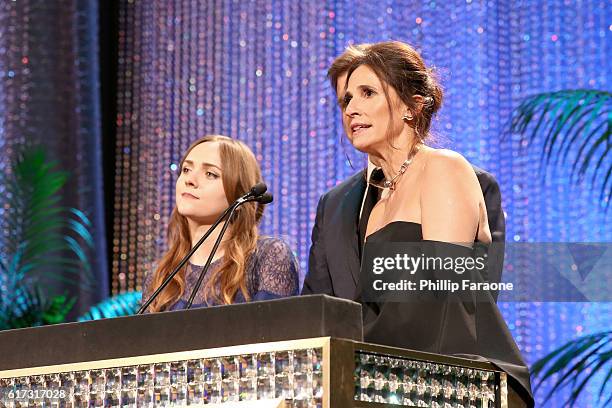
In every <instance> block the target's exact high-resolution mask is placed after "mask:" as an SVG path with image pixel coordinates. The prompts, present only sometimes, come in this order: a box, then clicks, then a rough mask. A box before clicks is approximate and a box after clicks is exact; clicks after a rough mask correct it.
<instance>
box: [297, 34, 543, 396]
mask: <svg viewBox="0 0 612 408" xmlns="http://www.w3.org/2000/svg"><path fill="white" fill-rule="evenodd" d="M359 47H360V46H357V47H355V48H353V50H358V49H359ZM361 47H367V45H363V46H361ZM351 52H353V51H351V50H349V51H347V52H345V53H344V54H343V55H341V56H340V57H338V58H337V59H336V60H335V61H334V63H333V65H332V67H331V68H330V70H329V73H328V74H329V77H330V79H331V82H332V86H333V88H334V89H335V90H336V93H337V95H338V96H339V97H342V91H343V89H344V82H345V81H346V73H347V72H348V69H349V67H350V65H351V64H352V62H353V61H352V57H353V56H352V55H351ZM339 99H340V98H339ZM371 167H372V166H370V168H369V169H364V170H362V171H359V172H358V173H356V174H354V175H353V176H351V177H350V178H348V179H347V180H345V181H344V182H342V183H341V184H339V185H338V186H336V187H335V188H333V189H331V190H330V191H328V192H327V193H325V194H323V196H322V197H321V198H320V200H319V204H318V206H317V215H316V219H315V225H314V227H313V230H312V246H311V248H310V258H309V269H308V274H307V275H306V278H305V280H304V285H303V288H302V294H327V295H331V296H336V297H340V298H344V299H350V300H355V301H358V302H360V303H362V302H361V288H360V286H359V283H360V282H359V274H360V259H361V251H362V245H363V240H364V234H365V226H367V221H368V218H369V216H370V213H371V211H372V207H373V206H374V204H375V202H376V198H375V195H376V194H375V191H376V190H377V189H376V188H375V187H372V186H370V185H368V183H366V180H367V179H370V177H371V173H373V172H372V168H371ZM474 172H475V173H476V176H477V178H478V182H479V183H480V187H481V189H482V193H483V196H484V200H485V206H486V209H487V217H488V222H489V229H490V231H491V235H492V240H493V243H494V245H492V246H491V248H492V251H493V252H490V253H489V265H488V271H487V274H488V275H487V276H484V277H483V278H484V279H485V280H487V281H489V282H500V281H501V273H502V268H503V243H504V240H505V218H504V213H503V210H502V207H501V194H500V190H499V186H498V184H497V181H496V180H495V178H494V177H493V176H492V175H491V174H489V173H487V172H486V171H484V170H482V169H479V168H477V167H475V166H474ZM370 180H371V179H370ZM491 261H492V262H491ZM491 295H492V297H493V299H494V300H495V301H496V300H497V293H491ZM362 305H363V308H364V311H363V315H364V339H365V341H369V342H374V343H380V344H387V345H391V346H396V347H409V348H419V349H420V350H423V351H430V352H435V353H441V354H454V355H462V356H465V357H468V358H474V359H482V357H480V356H481V355H484V356H487V357H486V358H485V359H486V360H489V361H492V362H494V363H495V364H497V365H499V366H500V367H502V369H504V370H505V371H506V372H508V373H509V374H510V377H509V384H510V390H509V402H510V405H509V406H511V407H527V406H533V397H532V394H531V386H530V384H529V372H528V370H527V367H526V365H525V363H524V362H523V361H522V357H521V355H520V351H519V350H518V348H516V345H515V343H514V341H513V340H512V337H511V335H510V332H509V330H508V329H507V327H506V326H505V323H504V322H503V317H502V316H501V314H500V313H499V310H498V309H497V308H496V307H495V304H494V303H493V302H490V304H488V305H483V306H479V307H478V308H476V309H475V310H473V311H472V312H469V311H468V312H467V315H466V313H465V312H463V311H462V310H460V309H458V308H455V309H452V308H451V309H450V311H449V312H448V313H447V312H446V310H449V309H447V308H446V307H444V306H441V305H435V307H433V308H427V307H424V305H420V306H421V307H415V305H416V304H414V303H413V304H408V303H405V304H402V303H394V302H389V303H386V304H376V303H374V304H371V303H362ZM462 319H463V320H462ZM461 321H463V323H461ZM431 323H434V324H433V325H432V324H431ZM434 326H435V327H438V328H440V329H441V328H445V329H448V335H447V336H440V335H439V334H438V333H440V330H438V329H435V328H434ZM406 327H410V328H412V330H411V331H412V332H413V333H411V334H409V333H407V332H406ZM428 327H429V328H430V329H431V330H427V329H426V328H428ZM419 329H420V330H419ZM466 330H467V331H466ZM442 331H444V330H442ZM464 332H465V333H464ZM462 337H463V338H465V339H466V341H465V342H462V341H461V340H460V339H461V338H462Z"/></svg>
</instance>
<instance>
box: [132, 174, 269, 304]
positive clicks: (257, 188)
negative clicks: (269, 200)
mask: <svg viewBox="0 0 612 408" xmlns="http://www.w3.org/2000/svg"><path fill="white" fill-rule="evenodd" d="M261 190H263V192H265V191H266V186H265V184H263V183H262V184H261V185H260V184H257V185H255V186H254V187H253V188H252V189H251V191H249V192H248V193H247V194H245V195H244V196H242V197H240V198H239V199H238V200H236V201H235V202H234V203H232V205H230V206H229V207H227V208H226V209H225V211H224V212H223V214H221V216H219V218H217V220H216V221H215V223H214V224H213V225H211V226H210V228H209V229H208V231H206V233H205V234H204V235H203V236H202V238H200V239H199V240H198V242H197V243H196V244H195V245H194V246H193V248H191V250H190V251H189V252H188V253H187V255H185V256H184V257H183V259H182V260H181V262H179V264H178V265H177V267H176V268H174V270H173V271H172V273H170V275H168V276H167V277H166V279H164V281H163V282H162V284H161V285H159V287H158V288H157V289H156V290H155V292H153V294H152V295H151V296H150V297H149V299H148V300H147V301H146V302H145V303H143V305H142V306H141V307H140V309H138V311H137V312H136V314H137V315H139V314H143V313H144V311H145V310H147V307H149V306H150V305H151V303H153V301H154V300H155V298H157V296H158V295H159V294H160V292H161V291H162V290H164V288H165V287H166V286H168V284H169V283H170V281H172V278H174V276H175V275H176V274H177V273H178V272H179V271H180V270H181V268H182V267H183V266H184V265H185V264H186V263H187V261H188V260H189V258H191V256H192V255H193V254H194V253H195V251H197V250H198V248H199V247H200V246H201V245H202V244H203V243H204V241H205V240H206V239H207V238H208V237H209V236H210V234H212V233H213V231H214V230H215V229H216V228H217V226H218V225H219V224H220V223H221V221H223V220H224V219H225V218H226V217H227V216H228V214H233V213H234V210H235V209H236V208H237V207H238V206H239V205H241V204H243V203H245V202H247V201H251V200H252V197H253V196H254V195H256V196H257V197H259V196H261V195H262V194H263V192H262V191H261ZM230 216H231V215H230ZM225 225H227V224H225ZM225 225H224V226H223V231H225ZM221 234H223V232H222V233H221ZM215 248H216V247H215Z"/></svg>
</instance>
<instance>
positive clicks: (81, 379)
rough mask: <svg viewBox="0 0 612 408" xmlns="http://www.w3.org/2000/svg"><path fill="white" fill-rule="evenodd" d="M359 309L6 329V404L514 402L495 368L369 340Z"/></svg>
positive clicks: (216, 313)
mask: <svg viewBox="0 0 612 408" xmlns="http://www.w3.org/2000/svg"><path fill="white" fill-rule="evenodd" d="M236 307H238V309H236ZM304 308H306V309H304ZM304 310H305V311H306V313H304ZM194 312H195V313H194ZM360 313H361V312H360V308H359V305H358V304H355V303H352V302H347V301H343V300H338V299H334V298H329V297H326V296H308V297H302V298H294V299H282V300H278V301H270V302H256V303H251V304H248V305H240V306H239V305H232V306H224V307H219V308H209V309H202V310H191V311H182V312H171V313H159V314H156V315H147V316H132V317H129V318H119V319H108V320H101V321H96V322H86V323H73V324H67V325H58V326H50V327H43V328H33V329H23V330H11V331H7V332H0V352H1V353H2V356H3V358H2V359H1V360H0V406H8V407H23V406H39V407H120V406H127V407H137V406H138V407H139V406H187V405H189V406H200V405H208V406H220V407H232V406H236V407H255V406H261V407H264V406H267V407H272V406H273V407H279V406H285V407H370V406H372V407H374V406H381V403H384V404H390V405H397V406H421V407H466V408H467V407H469V408H472V407H487V408H488V407H505V406H506V403H505V401H506V378H505V374H504V373H502V372H500V371H499V370H497V369H496V368H495V367H494V366H492V365H491V364H487V363H482V362H474V361H471V360H466V359H458V358H452V357H446V356H439V355H435V354H428V353H419V352H414V351H410V350H403V349H397V348H390V347H384V346H379V345H373V344H366V343H363V342H361V341H359V340H361V325H360ZM226 314H227V316H226V317H225V318H222V316H221V315H226ZM206 318H208V319H206ZM300 318H303V320H299V319H300ZM143 319H144V320H145V321H146V324H142V320H143ZM232 319H233V320H232ZM242 319H246V320H244V321H243V323H245V324H243V325H240V324H238V323H239V321H240V320H242ZM355 319H356V320H357V322H358V323H357V324H351V323H347V321H350V320H355ZM223 322H225V324H224V325H219V324H222V323H223ZM254 322H255V323H254ZM262 322H266V326H267V328H262V327H261V325H262V324H263V323H262ZM300 324H301V325H306V326H310V328H309V329H308V328H304V327H298V326H300ZM100 325H102V326H103V327H99V326H100ZM60 326H61V327H60ZM132 326H137V329H138V330H139V332H137V331H135V330H134V329H133V327H132ZM167 326H171V327H174V328H175V329H177V328H179V327H180V328H182V329H181V330H180V332H181V333H176V335H175V336H174V337H167V335H168V333H171V332H172V331H171V330H167V329H166V327H167ZM224 326H225V327H224ZM238 326H241V327H243V329H242V331H243V333H242V334H241V336H237V335H236V333H235V332H232V333H230V331H231V330H234V329H236V327H238ZM198 328H199V329H200V330H198ZM185 331H190V332H191V333H187V334H189V335H186V333H185ZM273 331H278V332H274V333H273ZM122 332H123V333H129V336H131V338H130V339H129V341H128V342H127V343H126V342H124V341H123V340H121V339H125V336H126V334H123V335H122V334H121V333H122ZM156 333H158V334H157V335H156ZM159 333H165V335H164V336H161V335H159ZM223 333H226V334H225V335H224V334H223ZM304 333H310V334H311V336H312V337H310V338H297V339H296V338H291V337H292V336H295V335H297V336H300V335H303V334H304ZM194 337H195V340H191V339H193V338H194ZM62 339H63V341H62ZM113 339H114V340H113ZM128 343H131V344H132V346H131V347H127V346H126V345H127V344H128ZM223 343H225V344H223ZM61 344H67V345H68V347H67V346H62V345H61ZM91 345H93V347H90V346H91ZM122 345H123V346H126V347H123V348H122ZM134 345H136V346H134ZM198 345H201V347H198ZM29 347H35V349H33V350H32V353H31V355H28V354H27V350H28V348H29ZM70 348H72V351H71V350H70ZM38 349H42V350H46V352H45V353H38V352H37V350H38ZM24 352H26V354H25V355H23V354H22V358H15V355H16V353H17V354H19V353H24ZM38 354H40V355H44V358H43V357H41V356H39V357H38V362H37V361H36V360H35V359H33V357H32V355H38ZM5 356H6V358H4V357H5ZM19 361H21V362H22V363H19ZM279 401H280V403H279ZM256 404H257V405H256Z"/></svg>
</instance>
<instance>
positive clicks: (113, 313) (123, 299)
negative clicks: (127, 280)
mask: <svg viewBox="0 0 612 408" xmlns="http://www.w3.org/2000/svg"><path fill="white" fill-rule="evenodd" d="M141 299H142V294H141V293H140V292H126V293H121V294H119V295H116V296H113V297H111V298H108V299H105V300H103V301H102V302H100V303H98V304H97V305H95V306H92V307H91V308H90V309H89V311H88V312H87V313H85V314H84V315H83V316H81V317H79V319H78V320H79V321H83V320H96V319H107V318H110V317H120V316H129V315H133V314H135V313H136V311H138V307H139V306H140V301H141Z"/></svg>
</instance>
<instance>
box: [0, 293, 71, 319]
mask: <svg viewBox="0 0 612 408" xmlns="http://www.w3.org/2000/svg"><path fill="white" fill-rule="evenodd" d="M74 303H75V299H74V298H69V297H67V296H66V295H55V296H52V297H51V298H47V297H46V296H45V294H44V292H43V291H42V289H41V288H40V286H38V285H36V284H34V285H26V284H23V283H22V284H21V285H20V286H19V287H17V288H15V291H14V292H13V293H11V294H9V296H5V297H3V298H2V299H1V300H0V330H4V329H18V328H23V327H32V326H42V325H46V324H55V323H61V322H63V321H65V320H66V315H67V314H68V312H69V311H70V310H71V309H72V306H73V305H74Z"/></svg>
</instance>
